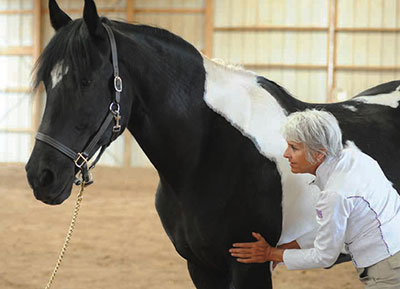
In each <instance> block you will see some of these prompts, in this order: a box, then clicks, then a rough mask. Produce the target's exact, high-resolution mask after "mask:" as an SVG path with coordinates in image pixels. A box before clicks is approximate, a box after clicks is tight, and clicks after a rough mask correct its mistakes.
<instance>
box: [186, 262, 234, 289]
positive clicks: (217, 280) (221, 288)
mask: <svg viewBox="0 0 400 289" xmlns="http://www.w3.org/2000/svg"><path fill="white" fill-rule="evenodd" d="M187 265H188V269H189V273H190V277H191V278H192V281H193V284H194V285H195V286H196V288H197V289H229V285H230V280H229V278H228V276H227V275H225V274H221V273H219V272H215V271H213V270H210V269H207V268H204V267H202V266H200V265H197V264H195V263H193V262H191V261H187Z"/></svg>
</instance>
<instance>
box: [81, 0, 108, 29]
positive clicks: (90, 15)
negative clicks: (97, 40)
mask: <svg viewBox="0 0 400 289" xmlns="http://www.w3.org/2000/svg"><path fill="white" fill-rule="evenodd" d="M83 19H84V21H85V23H86V26H87V28H88V30H89V34H90V35H92V36H95V37H101V36H102V32H103V27H102V25H101V21H100V17H99V15H98V14H97V8H96V4H94V1H93V0H85V8H84V9H83Z"/></svg>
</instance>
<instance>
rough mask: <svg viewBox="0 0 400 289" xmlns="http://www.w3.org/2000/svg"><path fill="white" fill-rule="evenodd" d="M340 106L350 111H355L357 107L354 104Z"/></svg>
mask: <svg viewBox="0 0 400 289" xmlns="http://www.w3.org/2000/svg"><path fill="white" fill-rule="evenodd" d="M342 106H343V108H345V109H348V110H351V111H353V112H356V111H357V108H356V107H355V106H353V105H347V104H343V105H342Z"/></svg>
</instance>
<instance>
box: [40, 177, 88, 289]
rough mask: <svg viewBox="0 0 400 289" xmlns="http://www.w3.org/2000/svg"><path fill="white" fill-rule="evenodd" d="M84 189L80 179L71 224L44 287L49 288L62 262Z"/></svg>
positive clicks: (83, 183)
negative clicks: (79, 187)
mask: <svg viewBox="0 0 400 289" xmlns="http://www.w3.org/2000/svg"><path fill="white" fill-rule="evenodd" d="M84 189H85V182H83V181H82V184H81V189H80V191H79V193H78V195H77V199H76V202H75V209H74V213H73V215H72V220H71V225H70V226H69V229H68V233H67V237H66V238H65V242H64V245H63V247H62V249H61V252H60V255H59V256H58V260H57V263H56V266H55V267H54V270H53V273H52V274H51V276H50V279H49V282H48V283H47V285H46V287H45V289H50V287H51V284H52V283H53V281H54V278H55V277H56V274H57V272H58V269H59V268H60V265H61V262H62V260H63V258H64V254H65V251H66V250H67V248H68V245H69V242H70V240H71V236H72V233H73V232H74V228H75V223H76V219H77V217H78V213H79V208H80V206H81V202H82V199H83V194H82V193H83V190H84Z"/></svg>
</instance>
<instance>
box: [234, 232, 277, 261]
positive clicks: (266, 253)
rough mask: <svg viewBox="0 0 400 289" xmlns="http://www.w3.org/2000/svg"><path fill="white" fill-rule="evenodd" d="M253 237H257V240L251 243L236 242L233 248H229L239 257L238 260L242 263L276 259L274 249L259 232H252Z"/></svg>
mask: <svg viewBox="0 0 400 289" xmlns="http://www.w3.org/2000/svg"><path fill="white" fill-rule="evenodd" d="M252 235H253V237H254V238H256V239H257V241H256V242H249V243H235V244H233V248H231V249H230V250H229V252H230V253H231V255H232V256H233V257H237V261H238V262H241V263H265V262H268V261H277V260H274V259H275V258H274V256H273V255H275V254H273V253H274V252H273V251H274V250H278V249H276V248H274V247H271V246H270V244H268V242H267V241H265V239H264V238H263V236H261V235H260V234H258V233H254V232H253V233H252Z"/></svg>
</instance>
